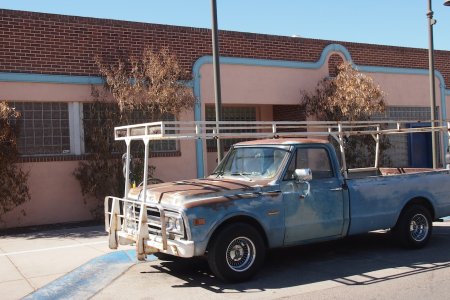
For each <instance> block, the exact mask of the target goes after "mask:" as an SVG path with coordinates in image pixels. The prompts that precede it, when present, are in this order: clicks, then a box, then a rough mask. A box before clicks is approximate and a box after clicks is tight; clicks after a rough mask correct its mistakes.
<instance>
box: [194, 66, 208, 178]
mask: <svg viewBox="0 0 450 300" xmlns="http://www.w3.org/2000/svg"><path fill="white" fill-rule="evenodd" d="M200 59H201V58H200ZM200 59H199V60H200ZM199 60H197V61H196V62H195V64H194V67H193V77H194V79H193V89H194V97H195V105H194V120H195V121H201V120H202V103H201V100H200V99H201V96H200V67H201V65H199V64H198V62H199ZM195 158H196V161H197V178H203V177H205V171H204V170H205V164H204V158H203V141H202V140H200V139H199V140H196V141H195Z"/></svg>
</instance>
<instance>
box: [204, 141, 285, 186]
mask: <svg viewBox="0 0 450 300" xmlns="http://www.w3.org/2000/svg"><path fill="white" fill-rule="evenodd" d="M287 154H288V150H287V149H282V148H275V147H240V148H232V149H230V153H228V155H227V156H226V157H225V159H224V160H223V161H222V162H221V164H220V165H219V166H218V167H217V168H216V170H215V171H214V173H213V174H212V175H217V176H239V177H243V178H246V179H250V180H251V179H252V177H257V178H258V179H269V178H273V177H275V175H276V174H277V173H278V171H279V169H280V167H281V164H282V162H283V160H284V158H285V157H286V155H287Z"/></svg>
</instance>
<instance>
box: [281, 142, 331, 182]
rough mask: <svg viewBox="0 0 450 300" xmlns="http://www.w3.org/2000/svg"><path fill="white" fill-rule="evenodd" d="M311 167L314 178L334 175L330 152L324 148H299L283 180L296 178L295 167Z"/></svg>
mask: <svg viewBox="0 0 450 300" xmlns="http://www.w3.org/2000/svg"><path fill="white" fill-rule="evenodd" d="M306 168H310V169H311V171H312V175H313V179H320V178H331V177H333V176H334V175H333V169H332V167H331V163H330V158H329V157H328V152H327V151H326V150H325V149H323V148H298V149H297V150H296V153H295V157H294V159H292V161H291V163H290V164H289V167H288V170H287V172H286V175H285V176H284V178H283V180H292V179H294V171H295V169H306Z"/></svg>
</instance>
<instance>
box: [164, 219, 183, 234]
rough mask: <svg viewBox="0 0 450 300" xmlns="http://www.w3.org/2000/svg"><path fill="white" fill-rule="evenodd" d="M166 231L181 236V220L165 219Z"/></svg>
mask: <svg viewBox="0 0 450 300" xmlns="http://www.w3.org/2000/svg"><path fill="white" fill-rule="evenodd" d="M166 229H167V232H169V233H175V234H180V235H183V233H184V227H183V220H182V219H181V217H172V216H170V217H166Z"/></svg>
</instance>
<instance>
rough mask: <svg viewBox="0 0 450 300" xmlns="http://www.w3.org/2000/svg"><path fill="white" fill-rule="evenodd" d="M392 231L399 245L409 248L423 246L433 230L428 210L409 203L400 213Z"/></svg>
mask: <svg viewBox="0 0 450 300" xmlns="http://www.w3.org/2000/svg"><path fill="white" fill-rule="evenodd" d="M393 231H394V236H395V238H396V239H397V241H398V242H399V243H400V245H401V246H403V247H406V248H410V249H420V248H423V247H425V245H426V244H427V243H428V241H429V239H430V237H431V233H432V231H433V222H432V220H431V214H430V212H429V210H428V209H427V208H425V207H424V206H422V205H418V204H414V205H411V206H410V207H408V208H406V210H405V211H404V212H403V213H402V214H401V215H400V218H399V219H398V222H397V225H396V226H395V228H394V230H393Z"/></svg>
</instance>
